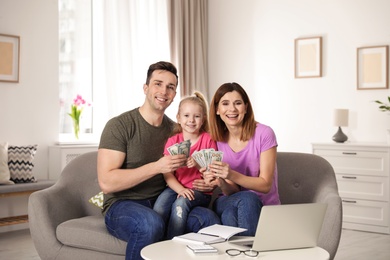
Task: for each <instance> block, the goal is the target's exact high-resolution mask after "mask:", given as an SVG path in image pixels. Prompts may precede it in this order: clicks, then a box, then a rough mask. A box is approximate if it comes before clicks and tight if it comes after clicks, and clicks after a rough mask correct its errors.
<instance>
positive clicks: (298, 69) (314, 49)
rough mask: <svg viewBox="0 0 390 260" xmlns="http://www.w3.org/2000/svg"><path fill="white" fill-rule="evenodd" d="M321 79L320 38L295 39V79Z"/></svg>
mask: <svg viewBox="0 0 390 260" xmlns="http://www.w3.org/2000/svg"><path fill="white" fill-rule="evenodd" d="M315 77H322V37H309V38H297V39H295V78H315Z"/></svg>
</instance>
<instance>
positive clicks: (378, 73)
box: [357, 45, 389, 90]
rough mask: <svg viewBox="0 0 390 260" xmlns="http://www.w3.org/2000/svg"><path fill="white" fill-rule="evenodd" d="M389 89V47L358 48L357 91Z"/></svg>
mask: <svg viewBox="0 0 390 260" xmlns="http://www.w3.org/2000/svg"><path fill="white" fill-rule="evenodd" d="M387 88H389V46H388V45H383V46H369V47H360V48H357V89H358V90H360V89H387Z"/></svg>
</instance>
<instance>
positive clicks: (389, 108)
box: [375, 96, 390, 112]
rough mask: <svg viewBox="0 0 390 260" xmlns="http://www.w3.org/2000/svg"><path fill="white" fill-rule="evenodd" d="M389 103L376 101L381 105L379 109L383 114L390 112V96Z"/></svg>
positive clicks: (389, 97)
mask: <svg viewBox="0 0 390 260" xmlns="http://www.w3.org/2000/svg"><path fill="white" fill-rule="evenodd" d="M387 101H388V103H383V102H382V101H379V100H375V103H378V104H380V106H379V109H380V110H381V111H382V112H387V111H390V96H388V97H387Z"/></svg>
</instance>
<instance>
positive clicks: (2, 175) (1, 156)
mask: <svg viewBox="0 0 390 260" xmlns="http://www.w3.org/2000/svg"><path fill="white" fill-rule="evenodd" d="M10 177H11V175H10V173H9V169H8V143H7V142H4V143H0V184H14V183H13V182H12V181H10Z"/></svg>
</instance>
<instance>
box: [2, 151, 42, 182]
mask: <svg viewBox="0 0 390 260" xmlns="http://www.w3.org/2000/svg"><path fill="white" fill-rule="evenodd" d="M37 146H38V145H36V144H35V145H27V146H15V145H10V146H9V147H8V168H9V172H10V175H11V181H13V182H15V183H26V182H36V180H35V177H34V176H33V173H32V170H33V168H34V164H33V160H34V156H35V153H36V152H37Z"/></svg>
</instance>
